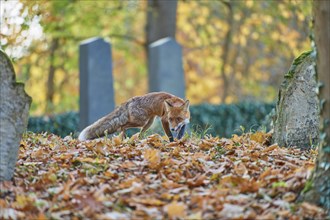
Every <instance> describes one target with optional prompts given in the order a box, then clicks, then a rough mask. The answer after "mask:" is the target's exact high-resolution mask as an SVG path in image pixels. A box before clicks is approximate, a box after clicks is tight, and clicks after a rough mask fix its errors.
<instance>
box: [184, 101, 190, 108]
mask: <svg viewBox="0 0 330 220" xmlns="http://www.w3.org/2000/svg"><path fill="white" fill-rule="evenodd" d="M188 108H189V100H188V99H187V100H186V101H185V102H184V109H186V110H187V109H188Z"/></svg>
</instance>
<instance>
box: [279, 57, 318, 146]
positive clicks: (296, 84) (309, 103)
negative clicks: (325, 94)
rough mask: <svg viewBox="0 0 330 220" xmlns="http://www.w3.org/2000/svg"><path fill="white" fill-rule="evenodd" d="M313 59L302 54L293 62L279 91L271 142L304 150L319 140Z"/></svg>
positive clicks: (316, 88) (316, 89)
mask: <svg viewBox="0 0 330 220" xmlns="http://www.w3.org/2000/svg"><path fill="white" fill-rule="evenodd" d="M317 93H318V84H317V80H316V72H315V55H314V54H313V53H312V52H305V53H303V54H301V55H300V56H299V57H298V58H296V59H295V60H294V61H293V64H292V65H291V67H290V70H289V72H288V73H287V74H286V75H285V79H284V81H283V83H282V85H281V88H280V91H279V97H278V102H277V104H276V113H275V121H274V135H273V142H276V143H278V145H279V146H284V147H291V146H297V147H299V148H302V149H308V148H310V147H311V145H315V144H317V143H318V140H319V120H320V119H319V117H320V116H319V113H320V112H319V100H318V96H317V95H318V94H317Z"/></svg>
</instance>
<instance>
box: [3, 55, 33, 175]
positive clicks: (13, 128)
mask: <svg viewBox="0 0 330 220" xmlns="http://www.w3.org/2000/svg"><path fill="white" fill-rule="evenodd" d="M31 101H32V99H31V97H30V96H28V95H27V94H26V93H25V91H24V84H23V83H16V77H15V72H14V68H13V65H12V63H11V61H10V59H9V58H8V56H7V55H6V54H5V53H4V52H3V51H2V50H0V181H3V180H10V179H11V178H12V176H13V174H14V168H15V164H16V161H17V154H18V149H19V144H20V140H21V138H22V134H23V132H24V131H25V130H26V128H27V123H28V117H29V109H30V105H31Z"/></svg>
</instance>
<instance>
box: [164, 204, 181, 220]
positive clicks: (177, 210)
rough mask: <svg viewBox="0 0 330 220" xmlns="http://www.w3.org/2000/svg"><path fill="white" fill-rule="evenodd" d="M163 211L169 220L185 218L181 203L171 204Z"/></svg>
mask: <svg viewBox="0 0 330 220" xmlns="http://www.w3.org/2000/svg"><path fill="white" fill-rule="evenodd" d="M165 211H166V212H167V214H168V217H169V218H175V217H185V216H186V206H185V204H183V203H182V202H179V203H178V202H176V201H174V202H171V203H170V204H168V205H166V206H165Z"/></svg>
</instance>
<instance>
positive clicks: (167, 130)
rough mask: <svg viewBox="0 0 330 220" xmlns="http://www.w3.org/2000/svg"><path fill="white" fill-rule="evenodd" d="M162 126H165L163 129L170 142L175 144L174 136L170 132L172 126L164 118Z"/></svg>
mask: <svg viewBox="0 0 330 220" xmlns="http://www.w3.org/2000/svg"><path fill="white" fill-rule="evenodd" d="M162 126H163V129H164V131H165V133H166V135H167V137H168V138H169V139H170V142H173V141H174V139H173V135H172V132H171V130H170V125H169V123H168V121H167V119H166V118H162Z"/></svg>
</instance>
